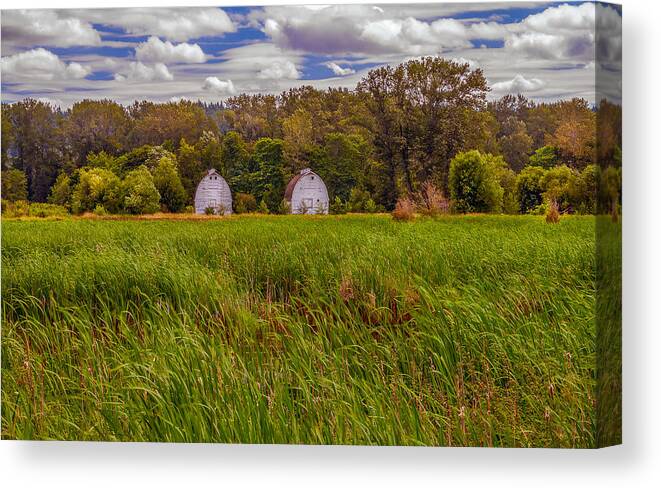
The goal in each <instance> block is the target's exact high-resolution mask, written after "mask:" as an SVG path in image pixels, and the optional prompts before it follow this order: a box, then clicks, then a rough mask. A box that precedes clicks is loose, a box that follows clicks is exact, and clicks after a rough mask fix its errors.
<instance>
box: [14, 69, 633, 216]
mask: <svg viewBox="0 0 661 488" xmlns="http://www.w3.org/2000/svg"><path fill="white" fill-rule="evenodd" d="M488 91H489V87H488V85H487V82H486V79H485V78H484V75H483V73H482V71H481V70H480V69H475V70H471V69H470V68H469V66H468V64H462V63H457V62H454V61H449V60H445V59H442V58H439V57H428V58H422V59H417V60H412V61H409V62H406V63H403V64H400V65H399V66H396V67H381V68H377V69H374V70H372V71H370V72H369V73H368V74H367V75H366V76H365V77H364V78H363V79H362V80H361V81H360V82H359V83H358V85H357V86H356V88H355V89H353V90H349V89H345V88H330V89H327V90H318V89H314V88H312V87H310V86H302V87H299V88H295V89H291V90H289V91H285V92H283V93H281V94H279V95H246V94H243V95H239V96H236V97H232V98H229V99H228V100H226V101H224V102H222V103H212V104H209V103H202V102H192V101H186V100H182V101H177V102H169V103H154V102H149V101H142V102H135V103H134V104H132V105H130V106H128V107H125V106H122V105H120V104H118V103H116V102H114V101H111V100H83V101H80V102H77V103H75V104H74V105H73V106H72V107H71V108H70V109H68V110H61V109H60V108H58V107H54V106H53V105H50V104H48V103H46V102H43V101H39V100H35V99H25V100H22V101H20V102H16V103H12V104H3V106H2V154H1V159H2V191H3V192H2V196H3V199H5V200H9V201H15V200H29V201H31V202H50V203H54V204H58V205H63V206H66V207H67V208H68V209H70V210H71V211H72V212H77V213H79V212H85V211H95V210H97V211H105V212H111V213H115V212H121V213H146V212H153V211H157V210H159V209H161V210H166V211H171V212H178V211H183V210H185V209H186V207H188V206H190V205H191V204H192V201H193V197H194V192H195V188H196V185H197V183H198V182H199V180H200V179H201V178H202V176H203V175H204V174H205V172H206V170H207V169H209V168H216V169H217V170H218V171H219V172H220V173H221V174H222V175H223V177H225V179H226V180H227V181H228V183H229V184H230V187H231V188H232V191H233V193H234V197H235V205H239V206H240V210H243V209H246V210H247V211H254V210H256V209H261V210H263V211H270V212H278V211H281V210H282V197H283V194H284V189H285V185H286V183H287V181H288V180H289V178H290V177H291V176H293V175H294V174H296V173H297V172H298V171H300V170H301V169H303V168H305V167H310V168H312V169H313V170H314V171H315V172H316V173H318V174H319V175H320V176H321V177H322V178H323V180H324V182H325V183H326V185H327V187H328V190H329V194H330V196H331V201H332V202H333V205H332V206H331V210H333V209H334V210H335V211H338V212H340V211H347V210H349V211H376V210H378V209H384V210H392V209H393V208H394V207H395V206H396V204H397V201H398V200H400V199H402V198H408V197H411V196H413V195H419V194H421V192H423V190H424V189H425V188H428V187H429V185H432V186H434V187H435V188H437V189H438V191H439V192H440V194H442V195H443V197H444V198H447V199H449V202H450V205H451V207H452V209H454V210H455V211H459V212H472V211H477V212H482V211H484V212H509V213H518V212H520V213H526V212H531V211H536V209H538V208H539V206H540V205H543V204H544V201H545V199H547V200H549V199H553V200H554V201H556V202H557V203H558V205H559V207H560V208H561V210H562V211H565V212H586V213H590V212H594V211H595V205H596V201H597V200H596V199H597V198H598V196H599V194H598V191H597V189H598V186H599V185H600V183H601V182H602V180H603V179H604V178H605V179H606V180H608V181H609V182H610V183H609V185H610V186H609V187H616V189H615V190H613V191H617V192H618V193H619V184H620V183H619V178H620V173H619V168H620V167H621V151H620V148H621V107H620V106H618V105H614V104H611V103H609V102H607V101H602V102H601V103H600V104H599V106H597V107H592V106H590V105H589V104H588V102H587V101H585V100H583V99H578V98H575V99H571V100H561V101H557V102H553V103H535V102H533V101H530V100H528V99H526V98H525V97H523V96H521V95H518V96H513V95H507V96H504V97H502V98H501V99H499V100H495V101H487V98H486V96H487V93H488ZM599 167H601V168H602V169H606V168H610V169H609V171H610V172H606V171H599ZM607 173H608V174H607ZM423 193H424V192H423ZM611 193H613V192H611ZM609 198H610V199H611V200H612V199H613V197H609Z"/></svg>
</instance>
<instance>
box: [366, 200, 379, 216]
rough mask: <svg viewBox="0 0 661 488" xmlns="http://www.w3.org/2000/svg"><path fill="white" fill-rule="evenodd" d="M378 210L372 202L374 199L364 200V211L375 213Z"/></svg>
mask: <svg viewBox="0 0 661 488" xmlns="http://www.w3.org/2000/svg"><path fill="white" fill-rule="evenodd" d="M377 210H378V207H377V206H376V203H374V200H372V199H371V198H370V199H369V200H367V202H365V212H367V213H376V212H377Z"/></svg>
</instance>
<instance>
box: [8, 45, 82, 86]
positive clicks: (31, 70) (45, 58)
mask: <svg viewBox="0 0 661 488" xmlns="http://www.w3.org/2000/svg"><path fill="white" fill-rule="evenodd" d="M89 73H90V69H89V68H87V67H85V66H82V65H81V64H79V63H74V62H71V63H65V62H64V61H62V60H61V59H60V58H59V57H58V56H57V54H54V53H52V52H50V51H48V50H46V49H44V48H41V47H40V48H37V49H31V50H30V51H25V52H22V53H18V54H14V55H12V56H5V57H3V58H2V75H3V77H5V79H10V80H11V79H36V80H46V81H50V80H78V79H81V78H85V76H87V75H88V74H89Z"/></svg>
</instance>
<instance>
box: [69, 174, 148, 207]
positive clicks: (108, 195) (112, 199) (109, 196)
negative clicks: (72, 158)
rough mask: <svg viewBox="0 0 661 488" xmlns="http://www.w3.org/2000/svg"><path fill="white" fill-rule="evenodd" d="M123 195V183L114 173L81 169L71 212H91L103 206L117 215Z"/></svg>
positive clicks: (72, 199)
mask: <svg viewBox="0 0 661 488" xmlns="http://www.w3.org/2000/svg"><path fill="white" fill-rule="evenodd" d="M150 178H151V176H150ZM121 194H122V183H121V182H120V180H119V177H118V176H117V175H116V174H114V173H113V172H112V171H110V170H107V169H104V168H90V169H81V170H80V174H79V179H78V184H77V185H76V187H75V189H74V191H73V195H72V197H71V210H72V211H73V212H74V213H82V212H89V211H92V210H94V208H95V207H96V206H97V205H98V204H101V205H103V206H104V207H105V208H106V210H108V211H109V212H110V213H116V212H119V211H120V209H121V202H122V198H121Z"/></svg>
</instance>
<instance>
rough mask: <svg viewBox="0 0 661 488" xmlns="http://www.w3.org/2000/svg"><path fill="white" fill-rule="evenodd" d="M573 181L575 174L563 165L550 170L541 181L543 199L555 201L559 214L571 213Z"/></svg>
mask: <svg viewBox="0 0 661 488" xmlns="http://www.w3.org/2000/svg"><path fill="white" fill-rule="evenodd" d="M575 179H576V175H575V173H574V172H573V171H572V170H571V169H570V168H569V167H568V166H566V165H564V164H563V165H562V166H556V167H555V168H551V169H550V170H548V171H547V172H546V173H545V174H544V177H543V178H542V180H541V184H542V187H543V188H544V198H545V199H546V200H547V201H548V202H551V201H555V202H556V204H557V205H558V210H559V211H560V212H563V213H564V212H570V211H572V205H571V204H572V201H573V195H574V185H575Z"/></svg>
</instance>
